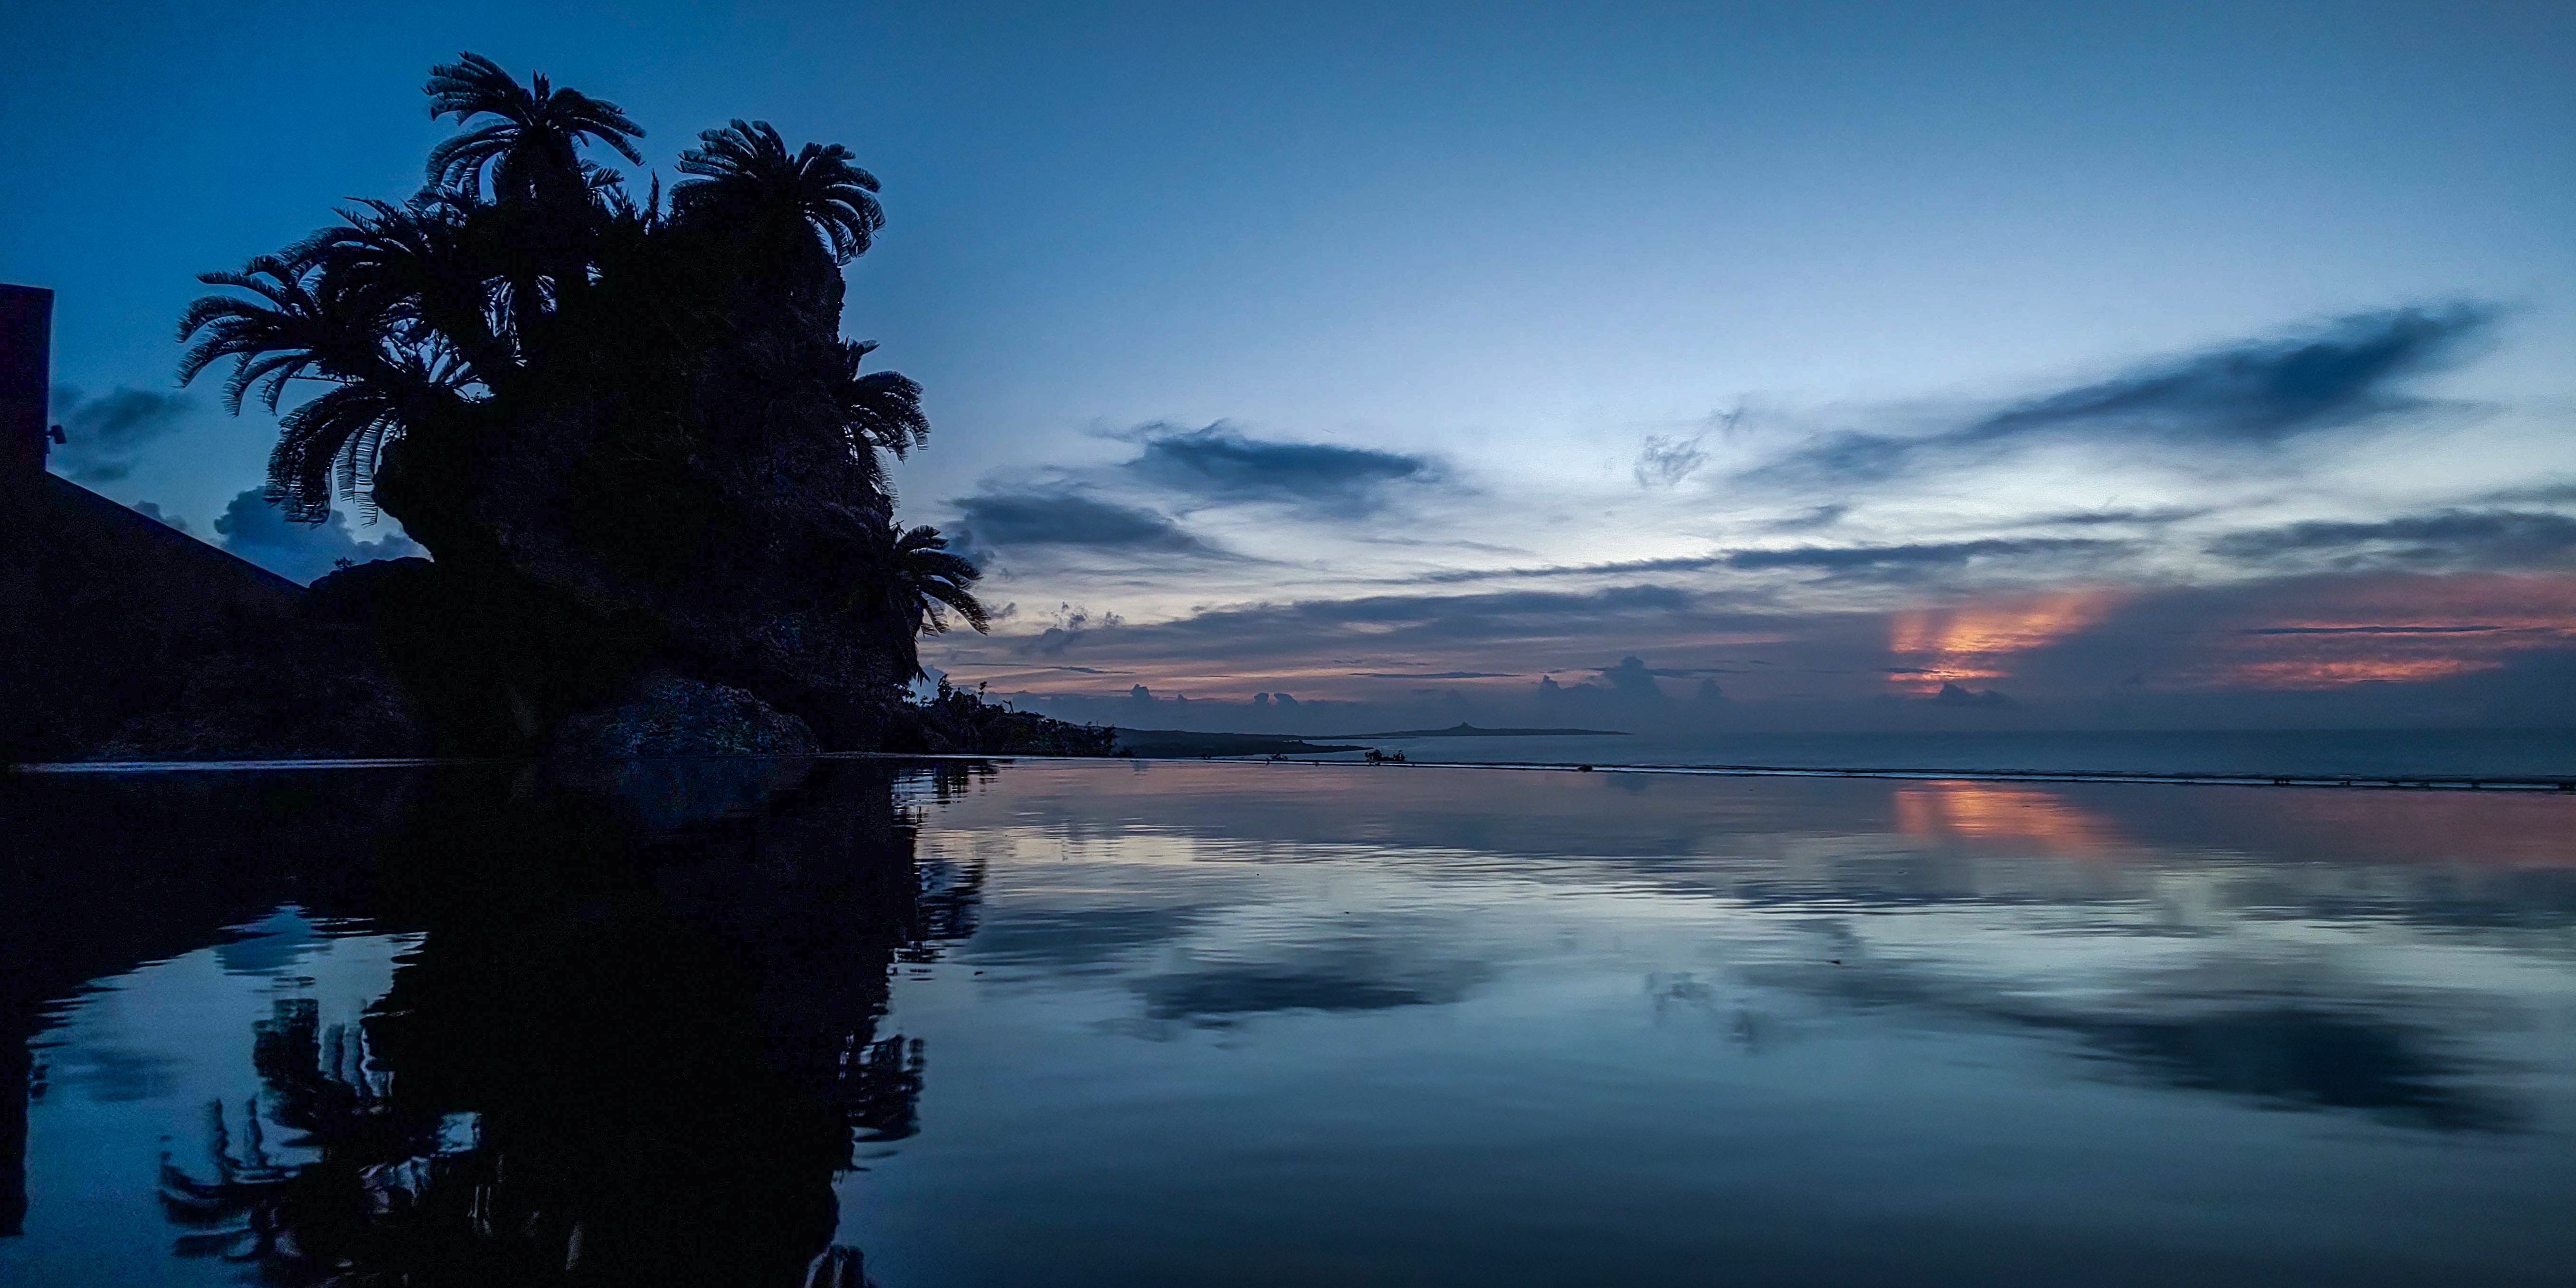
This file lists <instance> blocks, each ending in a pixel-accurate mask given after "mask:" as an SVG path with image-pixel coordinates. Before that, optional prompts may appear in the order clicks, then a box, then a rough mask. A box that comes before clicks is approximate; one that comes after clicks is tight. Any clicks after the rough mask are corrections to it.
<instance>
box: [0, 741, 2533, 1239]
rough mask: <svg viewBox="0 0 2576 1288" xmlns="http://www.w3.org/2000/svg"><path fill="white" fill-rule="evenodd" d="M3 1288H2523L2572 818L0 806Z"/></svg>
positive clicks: (814, 790)
mask: <svg viewBox="0 0 2576 1288" xmlns="http://www.w3.org/2000/svg"><path fill="white" fill-rule="evenodd" d="M0 835H7V836H9V837H10V838H11V842H10V846H9V849H10V851H11V853H10V855H9V858H8V860H7V862H6V864H5V865H0V1093H5V1099H4V1100H0V1283H7V1284H10V1285H18V1284H27V1285H39V1284H41V1285H58V1284H59V1285H83V1284H101V1285H105V1284H118V1285H150V1284H235V1283H258V1282H274V1283H293V1284H321V1283H342V1284H351V1285H356V1284H392V1283H408V1284H411V1285H416V1286H422V1288H426V1286H428V1285H439V1284H511V1283H600V1284H635V1283H688V1284H733V1283H742V1284H773V1285H780V1286H782V1288H790V1286H794V1285H802V1284H808V1283H836V1284H851V1283H857V1282H860V1281H861V1276H864V1279H865V1281H866V1282H872V1283H875V1284H878V1285H881V1286H883V1288H933V1286H948V1285H1044V1284H1069V1285H1103V1286H1106V1285H1121V1286H1133V1285H1166V1284H1169V1285H1184V1284H1187V1285H1197V1284H1220V1283H1222V1284H1278V1285H1290V1284H1294V1285H1301V1286H1302V1285H1314V1284H1334V1285H1376V1284H1390V1285H1392V1284H1407V1285H1419V1284H1467V1285H1478V1286H1480V1288H1483V1286H1491V1285H1541V1284H1546V1285H1562V1284H1594V1283H1602V1284H1609V1283H1634V1284H1729V1285H1733V1284H1781V1285H1788V1284H1854V1285H1859V1284H1899V1285H1953V1284H1956V1285H1971V1284H1974V1285H2022V1284H2028V1285H2061V1284H2070V1283H2081V1284H2088V1285H2095V1284H2142V1285H2143V1284H2157V1285H2167V1284H2180V1283H2188V1284H2194V1285H2236V1284H2246V1285H2252V1284H2265V1285H2272V1284H2310V1283H2319V1284H2322V1283H2332V1284H2337V1285H2381V1284H2392V1285H2393V1284H2441V1285H2461V1284H2476V1285H2519V1284H2531V1285H2539V1284H2551V1285H2564V1284H2567V1283H2569V1282H2570V1275H2571V1271H2570V1267H2571V1266H2576V1221H2571V1220H2569V1219H2568V1210H2569V1200H2570V1197H2571V1196H2576V799H2570V798H2569V797H2567V796H2563V795H2561V794H2559V793H2554V792H2552V793H2527V794H2501V793H2494V792H2471V791H2420V790H2419V791H2390V790H2371V789H2358V788H2356V789H2344V790H2330V791H2318V790H2297V789H2286V788H2283V789H2274V788H2247V787H2218V786H2199V785H2172V784H2138V783H2073V784H2029V783H1993V782H1978V781H1969V780H1964V779H1937V778H1936V779H1925V780H1917V781H1902V780H1876V779H1836V778H1750V779H1747V778H1711V777H1688V776H1669V775H1649V774H1639V773H1630V772H1619V771H1617V770H1615V769H1610V770H1604V771H1599V772H1594V773H1589V774H1585V773H1576V772H1526V771H1523V772H1507V771H1484V770H1465V769H1440V770H1424V769H1396V768H1378V767H1369V766H1357V765H1310V764H1244V763H1195V762H1136V763H1123V762H1069V761H1047V762H1038V761H1021V762H1016V763H991V764H987V763H977V762H959V761H947V762H939V763H935V764H921V763H907V762H890V761H847V760H844V761H823V762H793V761H789V762H762V761H726V762H700V763H688V762H663V763H644V764H635V765H628V766H622V767H616V768H613V769H593V770H589V771H584V772H578V773H570V772H557V771H551V770H547V769H543V768H536V767H525V766H461V767H442V768H373V769H306V770H293V771H259V770H233V771H224V772H191V773H139V774H85V775H67V776H25V777H18V778H0Z"/></svg>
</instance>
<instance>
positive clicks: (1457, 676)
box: [1351, 671, 1519, 680]
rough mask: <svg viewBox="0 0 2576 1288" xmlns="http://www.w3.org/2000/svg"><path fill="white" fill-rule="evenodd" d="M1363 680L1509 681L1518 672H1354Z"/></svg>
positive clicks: (1354, 674) (1353, 673)
mask: <svg viewBox="0 0 2576 1288" xmlns="http://www.w3.org/2000/svg"><path fill="white" fill-rule="evenodd" d="M1351 674H1352V675H1353V676H1355V677H1357V678H1359V679H1362V680H1507V679H1510V678H1512V677H1513V676H1515V675H1518V674H1519V672H1517V671H1353V672H1351Z"/></svg>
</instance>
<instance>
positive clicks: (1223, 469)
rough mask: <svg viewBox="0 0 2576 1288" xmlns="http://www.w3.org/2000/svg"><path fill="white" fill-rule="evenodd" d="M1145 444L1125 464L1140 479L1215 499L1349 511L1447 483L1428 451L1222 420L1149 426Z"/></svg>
mask: <svg viewBox="0 0 2576 1288" xmlns="http://www.w3.org/2000/svg"><path fill="white" fill-rule="evenodd" d="M1137 433H1138V434H1139V436H1140V437H1141V438H1142V439H1143V442H1144V445H1145V450H1144V452H1143V453H1142V454H1141V455H1139V456H1138V457H1137V458H1136V459H1135V460H1133V461H1129V462H1128V463H1127V464H1126V466H1125V468H1126V469H1127V470H1128V471H1129V472H1131V473H1133V474H1135V475H1136V476H1137V477H1138V478H1141V479H1144V480H1146V481H1147V482H1150V483H1153V484H1155V485H1157V486H1160V487H1163V488H1168V489H1170V490H1172V491H1175V492H1181V493H1186V494H1188V495H1191V496H1194V497H1199V498H1203V499H1206V500H1211V501H1265V502H1276V503H1282V504H1289V505H1297V506H1303V507H1307V508H1311V509H1316V510H1322V511H1325V512H1328V513H1331V514H1336V515H1342V516H1346V517H1348V516H1356V515H1362V514H1370V513H1374V512H1376V511H1378V510H1381V509H1384V508H1385V507H1386V505H1387V504H1388V502H1389V501H1390V500H1391V499H1392V489H1393V488H1395V487H1396V486H1398V485H1404V484H1410V485H1424V484H1432V483H1438V482H1441V481H1442V480H1443V479H1444V478H1445V472H1444V471H1443V470H1442V469H1441V466H1440V463H1439V462H1438V461H1437V460H1435V459H1433V458H1431V457H1428V456H1416V455H1409V454H1406V453H1402V452H1385V451H1378V450H1376V449H1373V448H1362V447H1337V446H1334V445H1332V444H1329V443H1290V442H1280V441H1275V440H1269V439H1258V438H1248V437H1246V436H1244V435H1243V434H1241V433H1239V432H1237V431H1236V430H1234V429H1232V428H1230V427H1228V426H1227V425H1225V424H1224V423H1223V422H1219V423H1217V424H1213V425H1209V426H1207V427H1206V428H1204V429H1192V430H1178V429H1174V428H1172V427H1171V426H1167V425H1148V426H1145V427H1143V428H1142V429H1140V430H1139V431H1137Z"/></svg>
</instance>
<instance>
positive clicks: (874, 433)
mask: <svg viewBox="0 0 2576 1288" xmlns="http://www.w3.org/2000/svg"><path fill="white" fill-rule="evenodd" d="M876 347H877V342H876V341H874V340H847V341H843V342H842V345H841V352H842V354H843V356H844V357H845V359H846V360H847V366H846V367H845V368H844V370H843V372H842V376H841V382H840V388H839V390H838V391H837V401H838V402H839V404H840V408H841V414H842V416H843V417H844V418H845V419H844V421H843V429H844V432H845V433H847V434H848V435H849V439H850V449H851V450H852V451H854V452H861V453H866V452H874V451H880V450H882V451H887V452H891V453H893V454H894V456H895V459H897V460H901V459H903V457H904V455H905V454H906V453H909V452H910V451H911V450H912V449H913V448H916V447H920V446H922V445H923V444H925V443H927V442H929V441H930V418H929V417H928V416H926V415H923V414H922V410H921V386H920V384H918V383H917V382H915V381H913V380H911V379H908V378H906V377H904V376H902V375H899V374H897V373H895V372H892V371H870V372H864V373H863V372H861V371H860V370H859V364H860V363H861V362H863V361H865V360H866V358H867V356H868V355H869V354H871V353H874V352H875V351H876Z"/></svg>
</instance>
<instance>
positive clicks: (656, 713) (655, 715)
mask: <svg viewBox="0 0 2576 1288" xmlns="http://www.w3.org/2000/svg"><path fill="white" fill-rule="evenodd" d="M818 750H820V748H819V747H818V746H817V745H816V744H815V741H814V731H813V730H812V729H811V728H809V727H808V726H807V725H806V723H805V722H804V721H802V720H799V719H797V718H796V717H794V716H791V715H787V714H784V713H782V712H780V711H779V710H777V709H776V708H774V707H772V706H770V705H769V704H767V703H765V702H762V701H761V700H760V699H759V698H756V697H754V696H752V695H751V694H750V693H748V692H745V691H744V690H741V689H736V688H729V687H727V686H725V685H721V684H707V683H703V682H701V681H697V680H689V679H680V678H671V679H665V680H662V681H660V682H659V683H657V684H654V685H652V686H651V687H650V688H648V689H647V690H646V691H645V692H644V693H643V694H642V696H640V697H637V698H636V699H635V700H633V701H631V702H627V703H625V704H623V705H621V706H617V707H613V708H611V709H609V710H606V711H601V712H596V713H593V714H590V715H583V716H576V717H574V718H572V719H569V720H566V721H564V722H563V724H562V726H561V727H560V728H559V729H557V730H556V732H555V751H556V753H557V754H559V755H579V756H595V757H601V758H608V759H629V758H633V757H639V756H810V755H812V754H814V753H815V752H816V751H818Z"/></svg>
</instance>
